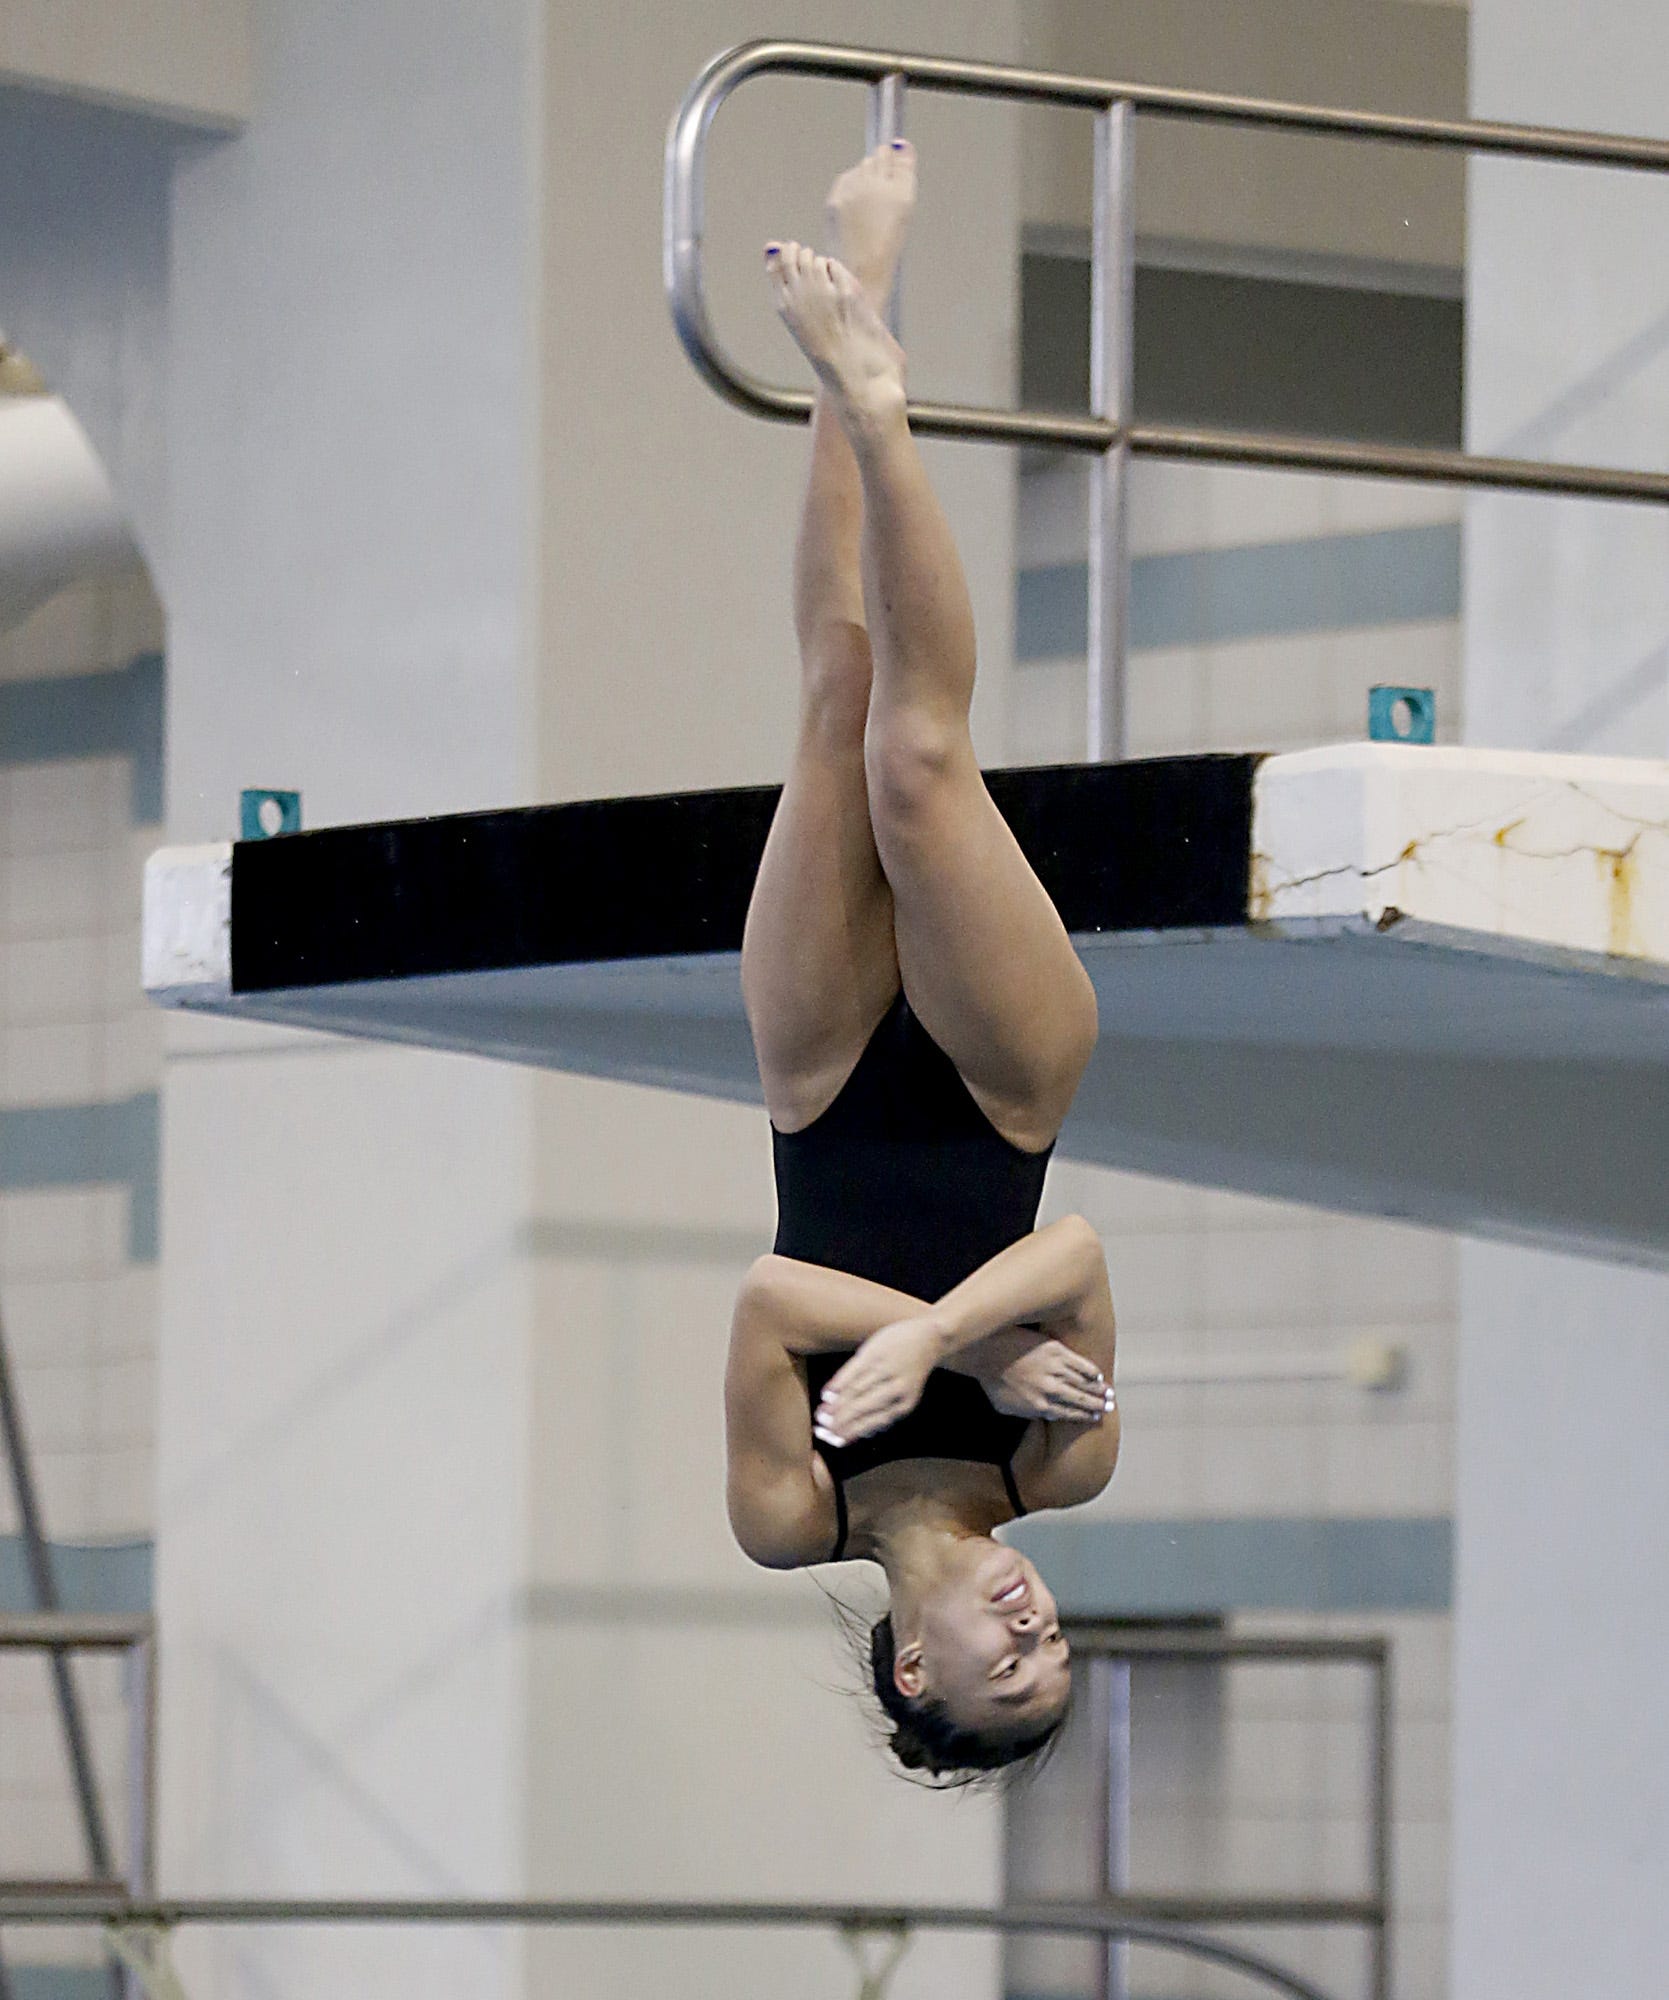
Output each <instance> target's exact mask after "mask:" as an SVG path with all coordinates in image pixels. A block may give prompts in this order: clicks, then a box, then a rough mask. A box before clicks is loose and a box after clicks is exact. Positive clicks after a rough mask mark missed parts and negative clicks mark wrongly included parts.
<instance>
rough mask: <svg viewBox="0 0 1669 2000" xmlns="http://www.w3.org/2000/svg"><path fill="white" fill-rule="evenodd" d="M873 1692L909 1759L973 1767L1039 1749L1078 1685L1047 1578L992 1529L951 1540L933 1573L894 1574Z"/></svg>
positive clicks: (910, 1765)
mask: <svg viewBox="0 0 1669 2000" xmlns="http://www.w3.org/2000/svg"><path fill="white" fill-rule="evenodd" d="M869 1651H870V1669H871V1672H872V1674H873V1676H874V1681H875V1693H876V1696H877V1698H878V1699H879V1701H880V1703H881V1706H882V1708H883V1709H884V1710H885V1711H886V1713H887V1717H888V1719H889V1721H890V1722H891V1723H892V1725H893V1727H892V1736H891V1745H892V1750H893V1754H894V1755H895V1756H896V1757H897V1758H898V1760H899V1762H900V1763H901V1764H902V1765H904V1767H905V1769H906V1770H912V1771H918V1770H919V1771H927V1772H930V1773H931V1774H932V1775H933V1776H935V1777H944V1776H953V1775H958V1774H963V1773H966V1774H968V1775H970V1776H971V1775H974V1774H977V1773H979V1772H983V1771H995V1770H999V1769H1001V1768H1002V1767H1003V1766H1004V1765H1009V1764H1015V1763H1018V1762H1020V1761H1021V1760H1023V1759H1024V1758H1027V1757H1030V1756H1032V1755H1033V1754H1034V1753H1036V1752H1037V1751H1039V1750H1041V1749H1042V1748H1043V1747H1044V1745H1045V1744H1047V1743H1048V1742H1049V1741H1050V1739H1051V1738H1052V1737H1053V1736H1054V1734H1055V1732H1056V1731H1057V1730H1058V1729H1059V1727H1060V1725H1061V1722H1062V1719H1063V1718H1064V1716H1065V1714H1066V1706H1067V1701H1068V1699H1069V1697H1070V1695H1071V1692H1072V1670H1071V1666H1070V1663H1069V1657H1068V1648H1067V1643H1066V1639H1065V1636H1064V1635H1063V1633H1062V1632H1061V1628H1060V1618H1059V1615H1058V1613H1057V1611H1056V1607H1055V1600H1054V1597H1053V1595H1052V1594H1051V1593H1050V1590H1049V1587H1048V1585H1047V1584H1046V1583H1045V1582H1044V1581H1043V1579H1042V1577H1041V1576H1039V1575H1038V1573H1037V1571H1036V1569H1035V1568H1034V1567H1033V1565H1032V1564H1031V1563H1030V1562H1028V1561H1027V1559H1026V1558H1025V1557H1024V1556H1023V1555H1021V1554H1020V1553H1019V1552H1018V1550H1015V1549H1010V1548H1005V1547H1004V1546H1003V1544H1002V1543H1001V1542H996V1541H992V1540H991V1539H990V1538H989V1537H988V1536H983V1535H979V1536H971V1537H959V1538H956V1539H954V1540H952V1541H950V1542H948V1543H947V1544H944V1545H941V1549H940V1552H939V1559H938V1560H937V1561H935V1562H934V1563H933V1565H932V1566H931V1569H930V1570H929V1571H928V1573H926V1574H925V1575H923V1574H921V1573H919V1572H918V1573H916V1574H914V1575H912V1576H910V1577H908V1578H904V1577H895V1578H894V1580H893V1608H892V1610H891V1612H890V1613H889V1614H888V1615H887V1616H886V1617H885V1618H882V1619H880V1620H879V1621H878V1622H877V1623H876V1625H875V1626H874V1628H873V1630H872V1631H871V1633H870V1642H869Z"/></svg>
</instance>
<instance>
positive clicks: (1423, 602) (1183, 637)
mask: <svg viewBox="0 0 1669 2000" xmlns="http://www.w3.org/2000/svg"><path fill="white" fill-rule="evenodd" d="M1460 566H1461V565H1460V528H1459V526H1458V524H1456V523H1452V522H1441V523H1437V524H1435V525H1433V526H1428V527H1422V528H1387V529H1383V530H1381V531H1379V532H1377V533H1374V534H1366V535H1323V536H1317V537H1315V538H1313V539H1310V540H1307V541H1297V542H1266V543H1259V544H1256V545H1252V546H1248V547H1244V548H1229V549H1190V550H1187V551H1185V552H1184V553H1182V554H1179V555H1164V556H1140V557H1138V558H1137V560H1136V561H1135V562H1134V563H1132V564H1131V568H1130V645H1131V650H1132V651H1133V652H1152V651H1156V650H1157V649H1158V648H1160V647H1162V646H1230V645H1233V644H1234V643H1235V642H1236V641H1237V640H1243V639H1271V638H1282V637H1298V636H1300V635H1302V634H1304V633H1309V632H1346V631H1361V630H1365V629H1367V628H1369V627H1373V626H1381V625H1405V624H1413V623H1415V622H1418V621H1422V620H1430V619H1439V618H1458V617H1459V616H1460ZM1088 592H1089V572H1088V567H1087V565H1086V564H1084V563H1056V564H1051V565H1049V566H1047V567H1043V568H1038V569H1025V570H1022V571H1021V572H1020V574H1019V577H1018V580H1017V584H1016V594H1015V619H1014V652H1015V658H1016V659H1017V660H1020V661H1022V662H1023V661H1027V660H1058V659H1074V658H1081V657H1082V656H1083V654H1084V652H1085V651H1086V649H1087V647H1088V644H1089V636H1088V618H1089V596H1088Z"/></svg>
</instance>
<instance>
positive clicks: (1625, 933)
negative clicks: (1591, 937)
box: [1594, 834, 1643, 958]
mask: <svg viewBox="0 0 1669 2000" xmlns="http://www.w3.org/2000/svg"><path fill="white" fill-rule="evenodd" d="M1639 843H1640V836H1639V835H1638V834H1636V835H1635V836H1634V838H1633V840H1631V841H1630V842H1629V844H1628V845H1627V847H1602V848H1599V849H1597V850H1596V852H1595V855H1594V859H1595V860H1596V861H1597V862H1598V863H1599V866H1600V868H1601V870H1602V871H1603V873H1602V886H1603V888H1604V890H1605V948H1606V950H1607V951H1608V952H1610V953H1611V955H1612V956H1613V957H1614V958H1640V957H1642V956H1643V947H1642V945H1641V943H1640V940H1639V937H1638V935H1637V933H1636V924H1635V918H1636V914H1637V913H1636V910H1635V896H1634V892H1635V888H1636V886H1637V885H1636V880H1635V867H1634V850H1635V848H1636V847H1637V846H1638V845H1639Z"/></svg>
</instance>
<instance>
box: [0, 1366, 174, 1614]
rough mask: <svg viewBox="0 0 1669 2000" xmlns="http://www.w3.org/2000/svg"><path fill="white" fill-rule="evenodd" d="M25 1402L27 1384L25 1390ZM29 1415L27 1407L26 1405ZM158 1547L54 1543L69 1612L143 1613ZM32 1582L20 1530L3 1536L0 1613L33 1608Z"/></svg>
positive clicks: (147, 1604) (55, 1568)
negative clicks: (154, 1548) (155, 1548)
mask: <svg viewBox="0 0 1669 2000" xmlns="http://www.w3.org/2000/svg"><path fill="white" fill-rule="evenodd" d="M23 1394H24V1398H25V1403H27V1397H28V1389H27V1387H25V1389H24V1391H23ZM23 1414H24V1419H25V1421H27V1419H28V1414H29V1412H28V1409H27V1407H25V1409H24V1413H23ZM153 1555H154V1551H153V1548H152V1544H151V1543H150V1542H148V1541H136V1542H99V1543H91V1542H54V1543H53V1544H52V1574H53V1578H54V1580H55V1581H56V1583H57V1585H58V1595H59V1598H60V1600H61V1601H62V1603H63V1607H64V1609H65V1610H66V1611H70V1612H75V1613H78V1614H89V1615H99V1616H105V1615H108V1616H112V1617H116V1616H120V1617H124V1618H126V1617H131V1618H139V1617H143V1616H144V1615H145V1614H146V1613H147V1612H148V1611H149V1610H150V1608H151V1578H152V1567H153ZM38 1609H39V1606H38V1605H37V1604H36V1602H35V1592H34V1587H33V1585H32V1583H31V1581H30V1576H29V1568H28V1564H27V1562H26V1561H25V1559H24V1554H23V1539H22V1537H21V1536H20V1535H0V1614H3V1615H6V1616H10V1615H11V1614H13V1613H15V1612H20V1611H35V1610H38Z"/></svg>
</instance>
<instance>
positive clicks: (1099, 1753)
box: [1089, 1654, 1130, 2000]
mask: <svg viewBox="0 0 1669 2000" xmlns="http://www.w3.org/2000/svg"><path fill="white" fill-rule="evenodd" d="M1089 1702H1090V1716H1089V1721H1090V1740H1091V1741H1092V1742H1093V1743H1094V1745H1095V1757H1096V1764H1095V1820H1096V1827H1095V1846H1096V1861H1095V1879H1096V1886H1097V1889H1098V1891H1099V1894H1100V1898H1101V1899H1102V1900H1105V1898H1107V1897H1109V1896H1121V1895H1123V1894H1124V1892H1125V1890H1126V1889H1127V1888H1128V1886H1129V1882H1130V1662H1129V1661H1128V1660H1121V1659H1118V1658H1116V1657H1109V1656H1108V1655H1106V1654H1100V1655H1095V1656H1092V1657H1091V1659H1090V1663H1089ZM1127 1956H1128V1953H1127V1949H1126V1947H1125V1945H1124V1943H1123V1942H1122V1941H1121V1940H1120V1939H1117V1938H1106V1939H1103V1941H1102V1942H1101V1944H1100V1945H1099V1947H1098V1948H1097V1951H1096V1968H1095V1996H1096V2000H1125V1994H1126V1991H1127V1982H1126V1977H1125V1961H1126V1958H1127Z"/></svg>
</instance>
